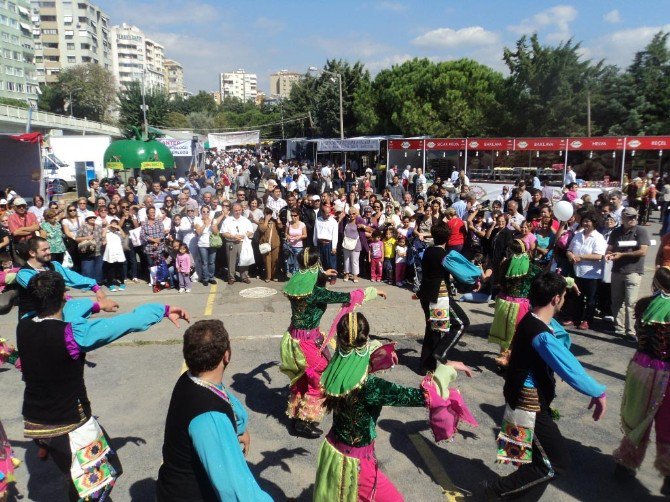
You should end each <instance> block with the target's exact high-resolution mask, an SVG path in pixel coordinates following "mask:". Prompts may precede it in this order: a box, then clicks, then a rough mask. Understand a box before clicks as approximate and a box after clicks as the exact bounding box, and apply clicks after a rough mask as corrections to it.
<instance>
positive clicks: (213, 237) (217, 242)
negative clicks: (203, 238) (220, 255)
mask: <svg viewBox="0 0 670 502" xmlns="http://www.w3.org/2000/svg"><path fill="white" fill-rule="evenodd" d="M221 246H223V239H222V238H221V234H219V233H216V234H215V233H214V232H212V233H211V234H209V247H210V248H214V249H217V248H220V247H221Z"/></svg>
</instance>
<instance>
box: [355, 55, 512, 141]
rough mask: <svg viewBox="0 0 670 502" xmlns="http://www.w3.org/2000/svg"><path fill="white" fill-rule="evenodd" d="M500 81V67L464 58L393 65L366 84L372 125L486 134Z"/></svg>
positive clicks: (403, 130) (495, 113)
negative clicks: (370, 91)
mask: <svg viewBox="0 0 670 502" xmlns="http://www.w3.org/2000/svg"><path fill="white" fill-rule="evenodd" d="M503 82H504V80H503V76H502V75H501V74H500V73H498V72H495V71H493V70H491V69H490V68H489V67H487V66H484V65H481V64H479V63H477V62H476V61H472V60H469V59H460V60H458V61H447V62H443V63H433V62H431V61H429V60H428V59H413V60H411V61H406V62H404V63H403V64H401V65H394V66H393V67H391V68H390V69H387V70H382V71H381V72H380V73H379V74H378V75H377V77H376V78H375V81H374V83H373V86H372V87H373V94H374V98H373V100H374V103H375V105H374V106H375V109H376V117H377V118H378V126H377V129H376V130H377V132H382V131H386V132H388V133H394V134H404V135H420V134H429V135H434V136H438V137H439V136H475V135H484V134H489V133H491V132H493V131H495V129H496V125H497V124H496V122H497V120H496V118H497V117H498V116H499V114H500V106H499V101H498V100H499V97H500V95H501V94H502V91H503ZM367 116H368V117H369V119H368V120H372V121H374V120H375V117H374V116H372V115H370V114H369V113H368V115H367ZM372 123H374V122H372ZM370 132H374V130H373V131H370Z"/></svg>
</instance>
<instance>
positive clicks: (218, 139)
mask: <svg viewBox="0 0 670 502" xmlns="http://www.w3.org/2000/svg"><path fill="white" fill-rule="evenodd" d="M207 141H208V142H209V147H210V148H222V149H226V148H228V147H229V146H242V145H257V144H259V143H260V142H261V132H260V131H236V132H222V133H216V134H208V135H207Z"/></svg>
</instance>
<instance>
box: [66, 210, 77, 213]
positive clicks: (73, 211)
mask: <svg viewBox="0 0 670 502" xmlns="http://www.w3.org/2000/svg"><path fill="white" fill-rule="evenodd" d="M67 212H68V213H76V212H77V210H76V209H68V210H67Z"/></svg>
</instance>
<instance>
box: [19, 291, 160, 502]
mask: <svg viewBox="0 0 670 502" xmlns="http://www.w3.org/2000/svg"><path fill="white" fill-rule="evenodd" d="M99 310H100V307H99V305H98V304H97V303H94V302H92V301H90V300H88V299H77V300H69V301H68V302H66V304H65V307H64V308H63V318H64V319H67V320H62V319H60V318H56V317H45V318H39V317H25V318H23V319H21V320H20V321H19V324H18V326H17V328H16V337H17V346H18V350H19V354H20V356H21V370H22V371H23V380H24V382H25V384H26V388H25V392H24V398H23V411H22V413H23V418H24V436H25V437H27V438H30V439H34V440H35V442H36V443H37V444H38V445H39V446H40V447H41V448H42V449H43V450H45V451H46V453H47V455H49V456H51V458H52V459H53V460H54V463H55V464H56V466H57V467H58V469H59V470H60V471H61V473H62V474H63V475H65V476H66V477H67V478H70V479H71V483H70V484H69V493H68V496H69V500H101V499H105V498H106V497H107V496H108V495H109V492H110V491H111V489H112V487H113V486H114V483H115V481H116V479H117V478H118V477H119V476H120V475H121V473H122V469H121V464H120V462H119V459H118V457H117V455H116V452H115V451H114V450H113V449H112V448H111V447H110V444H109V437H108V436H107V434H106V433H105V431H104V429H103V428H102V427H101V426H100V424H99V423H98V421H97V420H96V419H95V418H94V417H93V414H92V412H91V403H90V401H89V399H88V395H87V392H86V385H85V383H84V367H85V365H86V352H89V351H91V350H94V349H97V348H99V347H102V346H104V345H107V344H108V343H111V342H113V341H114V340H116V339H118V338H120V337H122V336H124V335H126V334H128V333H131V332H134V331H144V330H146V329H148V328H149V327H150V326H152V325H153V324H156V323H158V322H160V321H161V320H162V319H163V317H165V316H167V315H168V314H169V311H170V310H169V307H167V306H165V305H158V304H145V305H142V306H140V307H138V308H136V309H135V310H134V311H132V312H130V313H128V314H121V315H117V316H114V317H113V318H103V319H96V320H89V319H88V317H89V316H90V315H91V314H93V313H97V312H98V311H99Z"/></svg>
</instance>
